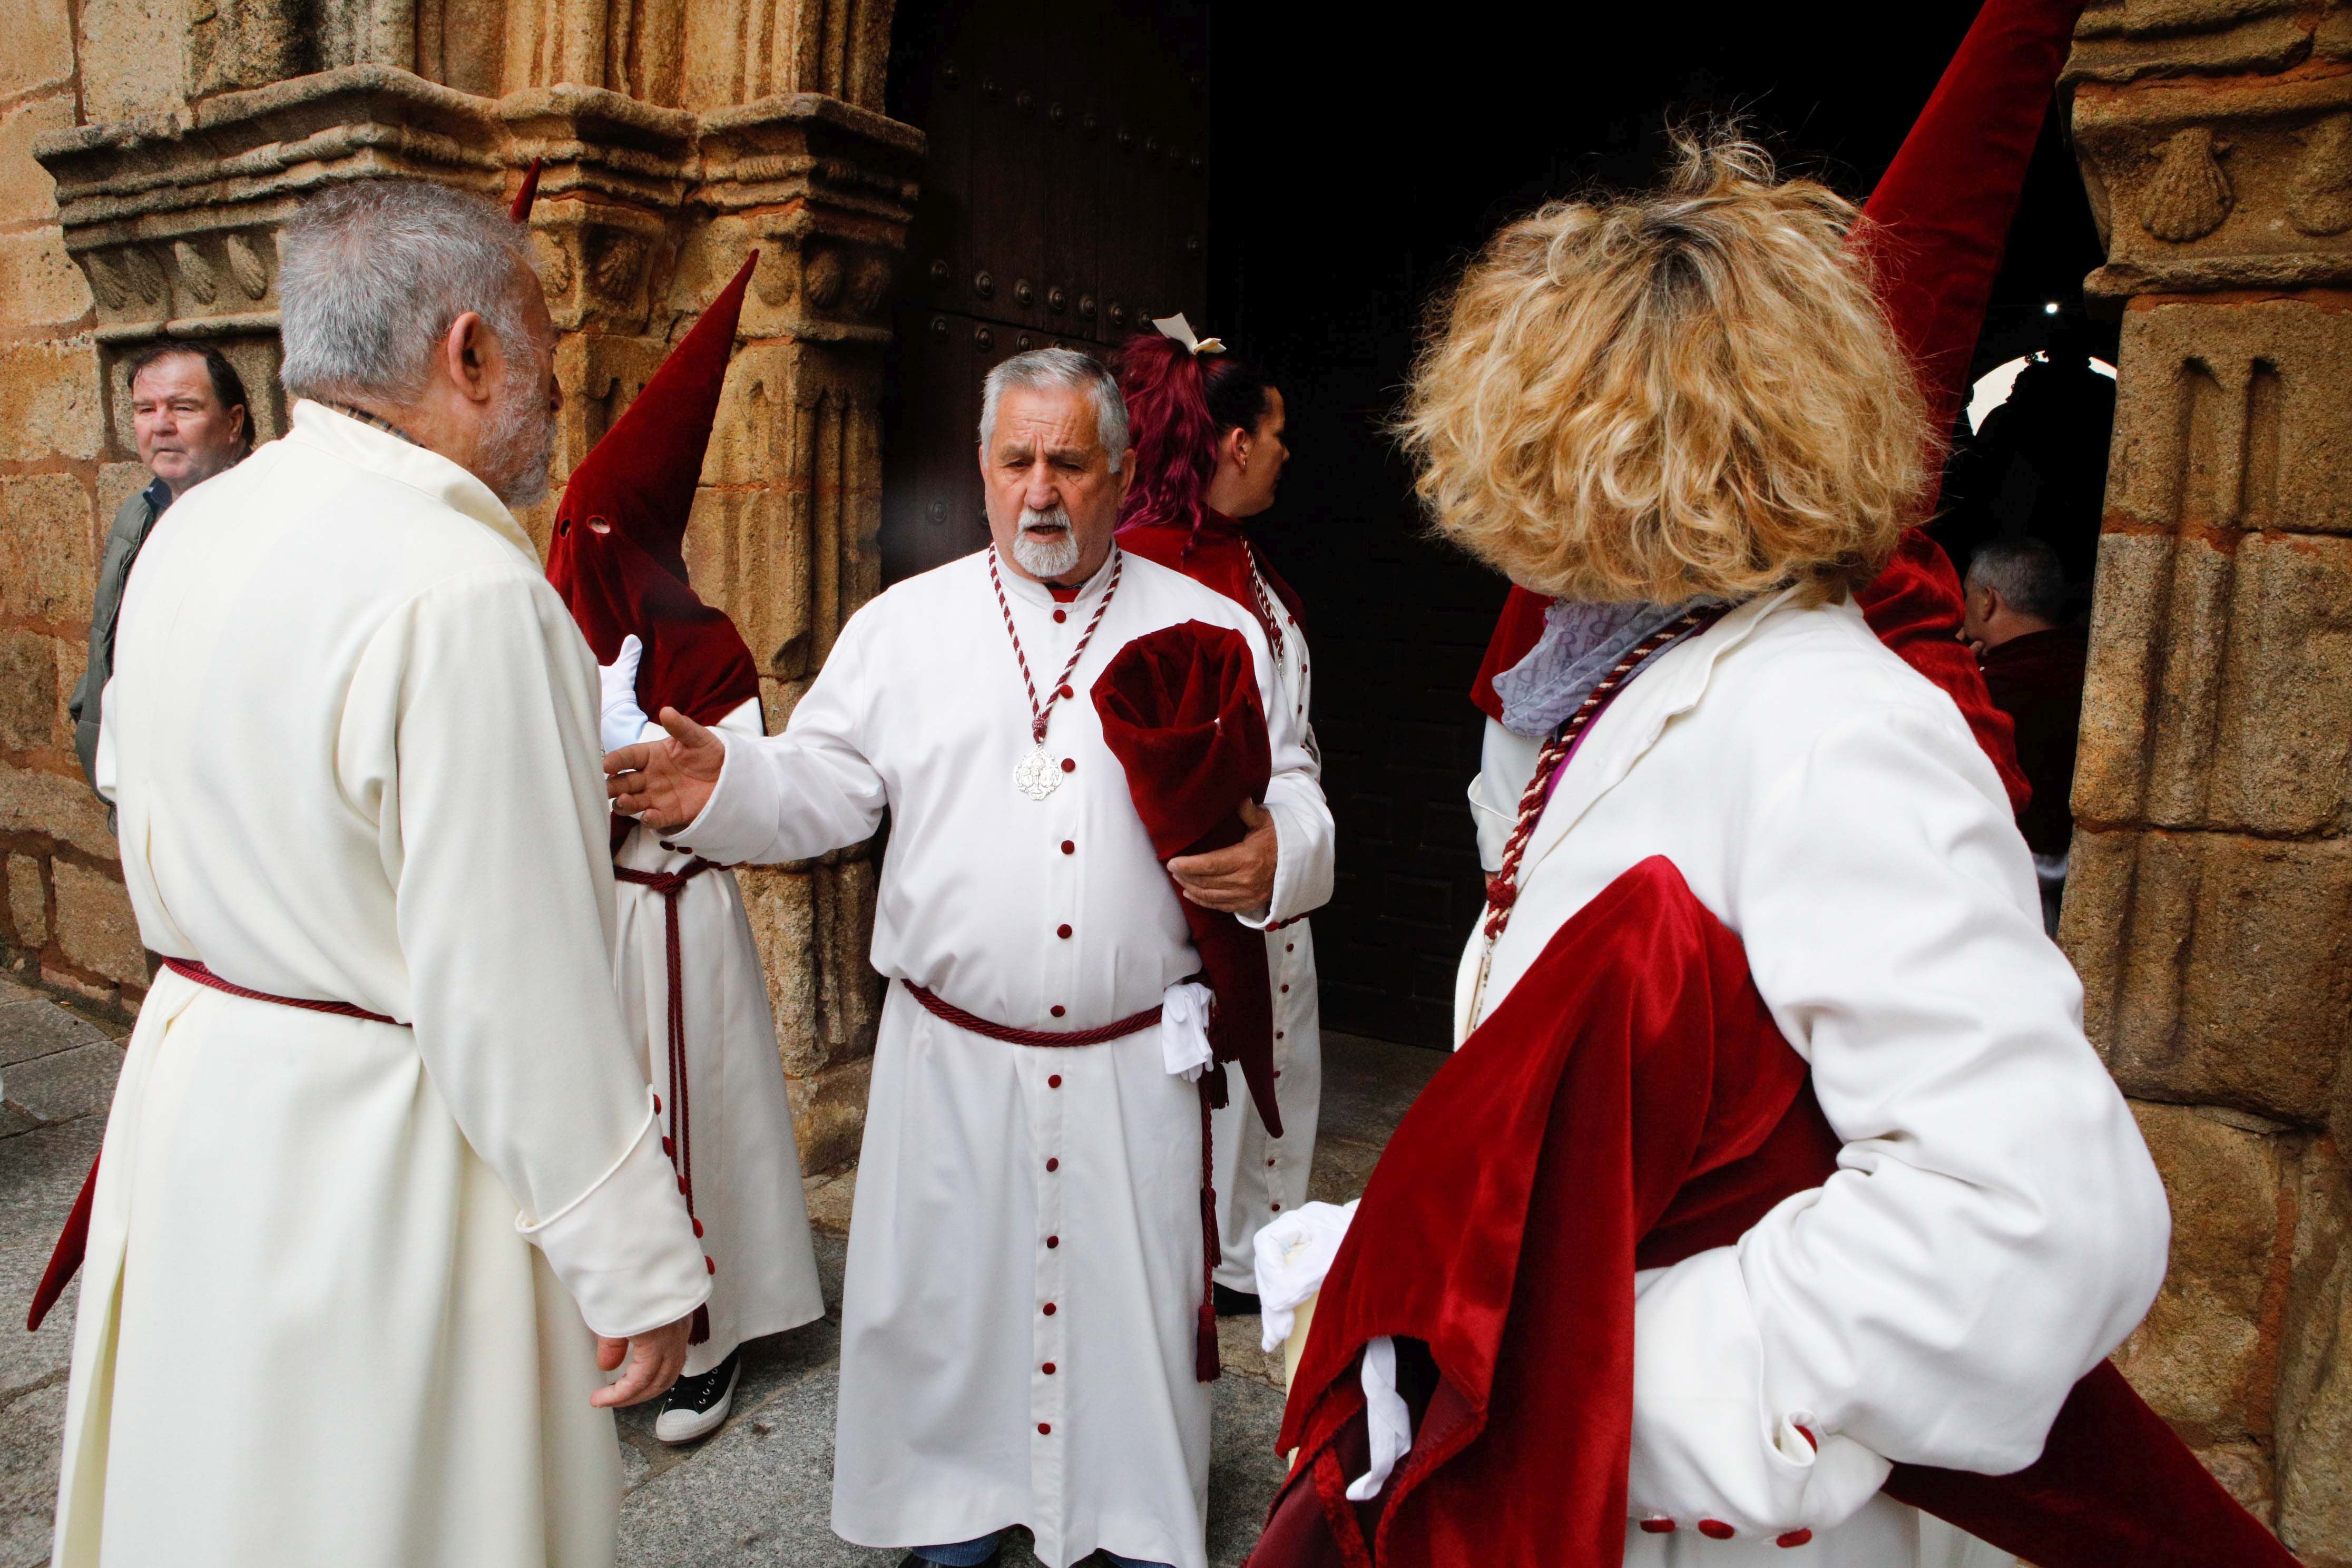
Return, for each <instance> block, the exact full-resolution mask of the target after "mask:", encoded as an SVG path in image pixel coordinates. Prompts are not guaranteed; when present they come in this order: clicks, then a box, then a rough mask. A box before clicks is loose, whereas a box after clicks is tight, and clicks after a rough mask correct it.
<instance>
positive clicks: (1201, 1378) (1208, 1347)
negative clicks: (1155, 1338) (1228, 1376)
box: [1192, 1298, 1225, 1383]
mask: <svg viewBox="0 0 2352 1568" xmlns="http://www.w3.org/2000/svg"><path fill="white" fill-rule="evenodd" d="M1224 1370H1225V1369H1224V1367H1223V1363H1220V1361H1219V1360H1218V1357H1217V1306H1216V1301H1215V1300H1214V1299H1213V1298H1212V1299H1211V1300H1206V1301H1203V1302H1202V1303H1201V1311H1200V1316H1199V1322H1198V1324H1197V1325H1196V1331H1195V1333H1194V1335H1193V1343H1192V1379H1193V1381H1194V1382H1196V1383H1214V1382H1216V1381H1217V1376H1218V1374H1219V1373H1222V1372H1223V1371H1224Z"/></svg>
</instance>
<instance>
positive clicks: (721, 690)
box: [547, 251, 760, 724]
mask: <svg viewBox="0 0 2352 1568" xmlns="http://www.w3.org/2000/svg"><path fill="white" fill-rule="evenodd" d="M759 260H760V257H759V253H758V252H757V251H754V252H753V253H752V254H751V258H750V259H748V260H746V261H745V262H744V263H743V266H742V269H741V270H740V271H739V272H737V273H736V274H735V277H734V279H733V280H732V281H730V283H729V284H728V285H727V287H726V288H724V289H720V290H719V297H718V298H717V299H716V300H712V301H711V302H710V308H709V310H705V311H704V312H703V313H702V319H701V320H700V321H697V322H695V323H694V329H693V330H692V331H689V332H688V333H687V334H686V336H685V337H684V338H683V339H681V340H680V341H679V342H678V345H677V348H675V349H673V350H671V351H670V355H669V357H668V358H667V359H666V360H664V361H663V362H662V364H661V368H660V369H659V370H657V371H656V372H654V374H653V378H652V379H651V380H650V381H647V382H646V386H645V390H644V391H642V392H640V393H638V394H637V395H636V398H635V401H634V402H632V403H631V404H630V405H629V406H628V408H627V410H626V411H625V412H624V413H623V414H622V416H620V417H619V418H618V419H616V420H614V422H613V426H612V428H611V429H609V430H607V431H605V432H604V437H603V438H602V439H601V440H599V441H598V442H597V443H596V445H595V447H593V448H592V449H591V450H590V452H589V453H588V455H587V456H586V457H585V458H582V459H581V460H580V466H579V467H578V468H574V469H572V478H571V479H569V480H568V481H566V483H565V484H564V487H563V499H562V501H560V502H559V503H558V504H557V506H556V511H555V531H554V535H553V537H552V538H551V539H550V540H549V542H548V548H547V580H548V581H549V582H550V583H552V584H554V585H555V590H556V592H557V593H559V594H561V595H563V602H564V604H565V605H568V606H569V607H570V608H571V611H572V619H573V620H575V621H577V622H578V623H579V624H580V631H581V635H582V636H583V637H586V638H587V639H588V646H589V647H590V648H591V649H593V651H594V653H595V655H596V662H597V663H599V664H610V663H612V662H613V660H614V658H617V657H619V655H620V651H621V639H622V638H623V637H628V636H629V635H631V634H632V633H634V634H635V636H636V637H638V639H639V640H640V641H642V642H643V643H644V644H645V655H644V658H643V659H642V661H641V662H640V663H639V664H638V666H637V705H638V706H639V707H641V708H643V709H644V710H646V715H647V716H648V717H651V716H655V715H658V714H659V713H660V712H661V710H663V709H664V708H665V707H668V708H675V709H677V710H678V711H679V712H681V713H683V714H685V715H686V716H687V717H688V718H689V719H692V720H693V721H695V722H696V723H698V724H716V723H717V722H719V720H721V719H723V718H725V717H726V716H727V715H728V714H730V713H731V712H733V711H734V710H736V709H737V708H740V707H741V706H742V705H743V704H744V703H745V702H747V701H749V700H752V699H754V698H756V697H758V696H759V695H760V671H759V668H758V666H757V665H755V664H754V663H753V662H752V659H751V649H750V648H749V647H746V646H745V645H744V642H743V638H742V635H741V634H740V633H739V632H738V631H736V629H735V623H734V622H733V621H730V620H729V619H728V618H727V613H726V612H725V611H724V610H721V609H719V608H717V607H716V606H715V605H706V604H704V603H703V602H702V599H701V597H700V595H697V594H696V593H695V591H694V589H693V587H692V585H691V584H688V581H687V572H686V549H685V545H686V523H687V518H688V514H690V513H691V512H692V511H693V510H694V490H695V486H696V484H697V483H698V481H699V480H700V479H701V475H702V456H703V449H704V448H705V447H708V446H709V442H710V426H711V423H712V421H713V420H714V419H715V418H716V417H717V416H718V412H719V387H720V385H721V384H723V383H724V382H725V381H726V379H727V357H728V354H729V353H730V352H731V351H732V350H733V348H734V346H735V324H736V321H737V320H738V319H739V318H740V316H741V314H742V310H743V289H744V287H745V285H747V284H749V283H750V282H751V268H753V267H755V266H757V265H758V264H759Z"/></svg>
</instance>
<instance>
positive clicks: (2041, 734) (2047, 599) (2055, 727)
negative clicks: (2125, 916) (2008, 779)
mask: <svg viewBox="0 0 2352 1568" xmlns="http://www.w3.org/2000/svg"><path fill="white" fill-rule="evenodd" d="M2067 592H2068V590H2067V584H2066V574H2065V571H2064V569H2063V568H2062V567H2061V566H2060V565H2059V563H2058V556H2057V553H2056V552H2054V551H2053V550H2052V549H2051V548H2050V546H2049V545H2047V544H2044V543H2042V542H2041V541H2040V540H2038V539H2014V538H2012V539H1997V540H1994V541H1992V542H1990V543H1988V544H1985V545H1982V546H1980V547H1979V549H1978V551H1977V552H1976V556H1975V558H1974V559H1973V560H1971V561H1970V562H1969V577H1968V589H1967V613H1966V616H1965V618H1964V622H1963V626H1962V635H1964V636H1965V637H1967V638H1968V639H1969V643H1970V644H1972V645H1973V646H1974V647H1975V648H1976V650H1977V662H1978V663H1979V665H1981V666H1982V667H1983V669H1984V680H1985V689H1986V691H1987V692H1989V693H1990V695H1991V697H1992V701H1993V706H1994V707H1996V708H1998V709H2000V710H2001V711H2002V712H2004V713H2006V714H2008V715H2009V716H2010V718H2011V719H2012V720H2013V721H2016V724H2017V761H2018V765H2019V766H2020V767H2021V768H2022V769H2024V771H2025V779H2026V782H2027V783H2028V784H2032V786H2033V798H2032V800H2031V801H2029V802H2027V803H2026V806H2025V809H2024V810H2023V811H2021V812H2019V813H2018V814H2017V826H2018V827H2019V829H2020V830H2021V832H2023V833H2024V835H2025V847H2027V848H2029V849H2031V850H2032V851H2033V865H2034V869H2035V870H2036V871H2037V872H2038V873H2039V874H2040V876H2041V879H2042V910H2043V913H2044V917H2045V921H2046V923H2047V924H2048V925H2049V926H2050V928H2051V931H2052V934H2053V935H2054V934H2056V931H2057V924H2058V900H2059V895H2060V893H2061V892H2062V891H2063V889H2064V887H2065V880H2066V848H2067V846H2068V844H2069V843H2071V842H2072V841H2073V839H2074V809H2073V806H2072V804H2071V797H2072V796H2073V795H2074V743H2075V737H2076V735H2077V733H2078V732H2079V731H2081V729H2082V727H2083V668H2084V663H2085V661H2086V659H2087V658H2088V655H2089V651H2090V635H2091V634H2090V628H2089V627H2087V626H2084V625H2083V624H2081V623H2080V622H2074V623H2071V624H2070V623H2069V622H2068V621H2067V619H2066V600H2067Z"/></svg>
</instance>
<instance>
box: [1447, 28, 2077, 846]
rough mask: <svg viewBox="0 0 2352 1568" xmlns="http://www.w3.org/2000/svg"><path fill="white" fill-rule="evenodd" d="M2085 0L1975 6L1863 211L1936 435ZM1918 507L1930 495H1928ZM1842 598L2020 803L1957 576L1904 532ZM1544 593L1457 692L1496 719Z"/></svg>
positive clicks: (1884, 298)
mask: <svg viewBox="0 0 2352 1568" xmlns="http://www.w3.org/2000/svg"><path fill="white" fill-rule="evenodd" d="M2083 7H2084V0H1986V4H1985V7H1984V9H1983V10H1982V11H1981V12H1979V13H1978V16H1977V19H1976V22H1975V25H1974V26H1971V27H1969V35H1968V37H1966V38H1965V39H1963V40H1962V41H1961V44H1960V47H1959V52H1958V54H1956V55H1954V56H1953V57H1952V63H1951V65H1950V66H1949V67H1948V68H1946V69H1945V71H1944V76H1943V79H1942V80H1941V81H1939V82H1937V84H1936V91H1935V93H1934V95H1933V96H1932V97H1930V98H1929V99H1928V100H1927V108H1926V109H1924V110H1921V111H1920V115H1919V119H1918V121H1917V122H1916V123H1915V124H1914V125H1913V126H1912V128H1911V133H1910V134H1909V135H1908V136H1906V137H1905V138H1904V141H1903V146H1902V149H1901V150H1900V151H1899V152H1897V153H1895V162H1894V163H1891V164H1889V165H1888V166H1887V170H1886V174H1885V176H1884V177H1883V178H1881V179H1880V181H1879V182H1878V185H1877V188H1876V189H1875V190H1874V191H1872V192H1871V195H1870V201H1869V203H1868V205H1865V206H1864V208H1863V215H1864V219H1865V220H1866V221H1865V222H1864V225H1863V226H1862V227H1861V228H1860V229H1859V230H1858V231H1857V234H1858V236H1859V237H1866V238H1864V239H1863V243H1865V244H1867V245H1868V247H1869V249H1870V259H1871V262H1872V265H1873V268H1874V270H1875V272H1876V274H1877V279H1878V297H1879V300H1880V301H1881V303H1883V304H1884V305H1885V310H1886V315H1887V320H1888V321H1889V323H1890V324H1891V325H1892V326H1893V327H1894V329H1895V337H1896V339H1897V340H1898V341H1899V342H1901V343H1902V344H1903V345H1904V347H1905V349H1906V351H1907V352H1908V353H1909V354H1910V356H1911V360H1912V363H1914V364H1915V365H1916V366H1917V367H1918V371H1919V384H1920V389H1921V391H1922V392H1923V393H1924V394H1925V395H1926V396H1927V416H1928V419H1929V421H1930V423H1929V426H1928V427H1929V428H1930V429H1932V430H1936V431H1939V432H1940V431H1944V430H1948V429H1950V428H1951V426H1952V420H1953V417H1954V416H1955V415H1956V414H1957V413H1958V410H1959V405H1960V395H1961V393H1962V392H1963V391H1964V390H1965V389H1966V386H1967V383H1968V373H1969V360H1970V358H1971V356H1972V355H1973V354H1974V353H1975V350H1976V342H1977V334H1978V332H1979V330H1980V329H1981V328H1982V326H1983V323H1984V312H1985V303H1986V301H1987V300H1988V299H1990V296H1991V293H1992V282H1993V275H1994V274H1995V273H1996V272H1998V271H1999V270H2000V253H2001V247H2002V246H2003V244H2004V243H2005V242H2006V240H2007V238H2008V236H2009V226H2010V220H2011V217H2013V216H2015V214H2016V211H2017V203H2018V197H2019V195H2020V194H2021V192H2022V191H2023V189H2024V186H2025V170H2026V165H2027V164H2028V163H2030V162H2031V161H2032V156H2033V143H2034V140H2035V138H2036V137H2037V136H2039V135H2040V133H2041V131H2042V113H2043V111H2044V110H2045V109H2046V108H2047V107H2048V105H2049V102H2050V94H2051V91H2052V89H2053V88H2054V87H2055V86H2056V85H2057V81H2058V70H2059V68H2060V67H2061V66H2062V65H2063V64H2064V63H2065V59H2066V49H2067V46H2068V44H2069V43H2070V42H2071V41H2072V39H2073V37H2074V22H2075V18H2077V17H2078V16H2081V15H2082V12H2083ZM1931 504H1932V503H1931ZM1855 598H1856V600H1857V602H1858V603H1859V604H1860V605H1861V607H1862V613H1863V616H1864V619H1866V620H1867V621H1869V623H1870V627H1871V629H1872V630H1873V631H1874V632H1876V633H1877V634H1878V636H1879V638H1880V640H1881V641H1883V642H1885V644H1886V646H1887V647H1890V648H1892V649H1894V650H1895V653H1896V654H1897V655H1898V656H1899V657H1900V658H1902V659H1903V661H1904V662H1905V663H1906V664H1908V665H1910V666H1911V667H1912V668H1914V669H1916V670H1917V671H1918V672H1919V673H1920V674H1922V675H1924V676H1926V677H1927V679H1930V680H1932V681H1934V682H1935V683H1936V684H1937V686H1939V687H1941V688H1943V689H1944V690H1945V691H1947V692H1948V693H1949V694H1950V695H1951V699H1952V700H1953V701H1954V702H1955V703H1957V704H1958V707H1959V710H1960V714H1961V717H1963V718H1965V719H1966V720H1967V721H1969V729H1970V730H1971V731H1974V732H1975V734H1976V737H1977V741H1978V742H1979V744H1981V745H1982V746H1983V747H1984V749H1985V754H1986V755H1987V756H1989V757H1990V758H1991V759H1992V764H1993V767H1994V768H1995V769H1996V770H1997V771H1998V772H1999V773H2000V778H2001V784H2003V785H2004V786H2005V787H2006V788H2007V789H2008V791H2009V798H2010V805H2011V809H2013V810H2023V809H2024V806H2025V803H2026V799H2027V796H2028V795H2029V794H2030V793H2031V791H2030V788H2029V786H2028V785H2027V784H2026V782H2025V774H2024V772H2023V771H2022V770H2021V769H2020V768H2019V767H2018V765H2017V757H2016V752H2015V751H2014V749H2013V747H2012V744H2011V725H2010V721H2009V717H2008V715H2006V714H2004V713H2002V712H2001V711H2000V710H1999V709H1998V708H1995V707H1994V706H1993V705H1992V699H1991V698H1990V697H1989V696H1988V695H1987V694H1986V692H1985V686H1984V679H1983V678H1982V677H1981V676H1980V675H1979V674H1978V672H1977V666H1976V658H1975V657H1974V656H1973V655H1971V654H1970V653H1969V650H1968V648H1967V647H1965V646H1964V645H1962V644H1961V643H1960V642H1959V640H1958V636H1957V634H1958V631H1959V626H1960V584H1959V579H1958V576H1957V575H1955V574H1954V573H1953V571H1952V563H1951V562H1950V561H1949V560H1948V559H1947V558H1946V557H1945V554H1944V552H1943V548H1942V547H1941V546H1940V545H1938V544H1937V542H1935V541H1934V540H1932V539H1930V538H1928V537H1927V535H1926V534H1925V533H1924V532H1922V531H1919V530H1917V529H1913V530H1911V531H1908V532H1906V534H1905V535H1904V536H1903V542H1902V543H1901V545H1900V546H1899V547H1898V548H1897V549H1896V551H1895V559H1894V560H1892V561H1890V562H1888V563H1887V565H1886V569H1885V571H1884V572H1882V573H1881V574H1879V575H1878V577H1877V579H1876V580H1875V581H1874V582H1872V583H1871V584H1870V585H1869V586H1868V587H1866V588H1864V589H1863V590H1861V592H1859V593H1858V594H1857V595H1855ZM1547 602H1548V601H1546V600H1545V599H1544V598H1543V597H1542V596H1541V595H1537V594H1531V593H1529V592H1528V590H1526V589H1525V588H1520V587H1517V586H1514V587H1513V588H1512V589H1511V592H1510V597H1509V598H1508V599H1507V601H1506V602H1505V604H1504V605H1503V612H1502V616H1501V617H1500V619H1498V620H1497V621H1496V625H1495V635H1494V637H1493V638H1492V639H1491V640H1490V641H1489V642H1488V643H1487V645H1486V658H1485V660H1484V661H1483V662H1482V663H1481V664H1480V665H1479V667H1478V675H1477V679H1475V680H1474V681H1472V682H1471V686H1470V700H1471V701H1473V702H1475V703H1476V704H1477V705H1478V708H1479V709H1480V710H1481V711H1483V712H1484V713H1486V716H1487V717H1488V718H1490V719H1495V720H1498V721H1499V720H1500V719H1501V718H1502V716H1503V705H1502V701H1501V700H1500V699H1499V698H1497V697H1496V695H1495V684H1494V682H1495V677H1496V676H1497V675H1499V674H1501V673H1502V672H1503V671H1505V670H1507V669H1509V668H1511V667H1512V666H1514V665H1516V664H1517V663H1518V662H1519V660H1521V659H1523V658H1526V657H1527V656H1528V651H1529V650H1530V649H1532V648H1533V647H1535V645H1536V640H1537V639H1538V637H1541V636H1542V635H1543V612H1544V606H1545V605H1546V603H1547Z"/></svg>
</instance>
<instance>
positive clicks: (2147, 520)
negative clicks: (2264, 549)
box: [2107, 299, 2352, 533]
mask: <svg viewBox="0 0 2352 1568" xmlns="http://www.w3.org/2000/svg"><path fill="white" fill-rule="evenodd" d="M2120 359H2121V363H2120V365H2119V366H2118V369H2119V371H2120V372H2121V380H2120V382H2119V385H2118V395H2117V399H2116V432H2115V445H2114V448H2113V452H2114V456H2113V458H2112V459H2111V461H2110V464H2109V467H2108V473H2109V476H2110V478H2111V488H2110V490H2109V494H2108V499H2107V507H2108V511H2109V515H2110V518H2111V520H2113V519H2121V520H2125V521H2129V522H2131V523H2134V524H2139V525H2144V526H2148V527H2156V528H2163V529H2168V530H2169V529H2174V528H2179V527H2189V528H2275V529H2283V530H2288V531H2312V532H2324V533H2342V532H2347V531H2352V430H2347V429H2346V428H2345V427H2344V424H2343V421H2342V420H2341V419H2340V418H2338V417H2337V416H2336V409H2337V408H2339V407H2341V406H2342V405H2343V403H2344V401H2345V399H2346V398H2347V396H2352V310H2347V309H2345V308H2343V307H2342V306H2341V305H2337V304H2334V303H2322V302H2318V301H2316V300H2297V299H2284V300H2280V299H2273V300H2258V301H2245V300H2231V301H2227V302H2222V301H2206V300H2192V301H2187V302H2183V301H2179V300H2168V301H2165V302H2162V303H2156V304H2151V305H2149V306H2147V308H2137V307H2136V308H2134V309H2132V310H2127V311H2126V312H2125V314H2124V330H2123V347H2122V353H2121V355H2120Z"/></svg>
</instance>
